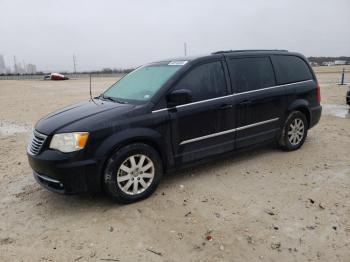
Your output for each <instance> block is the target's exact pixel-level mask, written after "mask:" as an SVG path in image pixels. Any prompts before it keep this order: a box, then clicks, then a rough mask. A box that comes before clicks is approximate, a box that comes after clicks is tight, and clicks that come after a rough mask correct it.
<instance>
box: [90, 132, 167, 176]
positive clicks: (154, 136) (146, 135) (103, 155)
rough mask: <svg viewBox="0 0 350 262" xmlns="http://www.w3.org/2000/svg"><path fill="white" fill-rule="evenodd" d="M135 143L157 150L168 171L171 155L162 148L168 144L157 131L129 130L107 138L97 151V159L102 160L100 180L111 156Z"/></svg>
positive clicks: (164, 168) (164, 167)
mask: <svg viewBox="0 0 350 262" xmlns="http://www.w3.org/2000/svg"><path fill="white" fill-rule="evenodd" d="M134 143H143V144H146V145H148V146H150V147H152V148H153V149H154V150H156V151H157V152H158V154H159V157H160V159H161V161H162V163H161V164H162V166H163V170H166V168H167V166H168V155H169V154H168V153H167V150H166V148H164V146H162V145H165V144H166V143H165V141H164V139H163V137H162V136H161V135H160V134H159V133H158V132H156V131H155V130H152V129H148V128H135V129H127V130H124V131H121V132H118V133H116V134H113V135H111V136H109V137H108V138H106V139H105V140H104V141H103V142H102V143H101V145H100V146H99V147H98V149H97V150H96V153H95V157H96V158H98V159H101V165H100V169H99V174H98V176H99V177H100V179H102V178H103V172H104V170H105V168H106V165H107V162H108V159H109V158H110V157H111V155H112V154H113V153H114V152H116V151H117V150H119V149H121V148H122V147H125V146H127V145H130V144H134Z"/></svg>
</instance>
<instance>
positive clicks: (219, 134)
mask: <svg viewBox="0 0 350 262" xmlns="http://www.w3.org/2000/svg"><path fill="white" fill-rule="evenodd" d="M278 119H279V118H278V117H277V118H273V119H269V120H265V121H262V122H257V123H254V124H250V125H246V126H240V127H237V128H234V129H229V130H225V131H222V132H218V133H213V134H210V135H206V136H200V137H196V138H192V139H188V140H184V141H182V142H181V143H180V145H185V144H189V143H193V142H197V141H200V140H204V139H208V138H212V137H216V136H221V135H226V134H229V133H233V132H237V131H240V130H244V129H248V128H252V127H256V126H260V125H264V124H268V123H271V122H274V121H277V120H278Z"/></svg>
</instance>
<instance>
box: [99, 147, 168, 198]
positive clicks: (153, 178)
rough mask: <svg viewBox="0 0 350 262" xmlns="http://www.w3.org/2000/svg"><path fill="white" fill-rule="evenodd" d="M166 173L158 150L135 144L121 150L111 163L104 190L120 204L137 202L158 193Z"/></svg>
mask: <svg viewBox="0 0 350 262" xmlns="http://www.w3.org/2000/svg"><path fill="white" fill-rule="evenodd" d="M162 172H163V170H162V165H161V159H160V157H159V154H158V153H157V151H156V150H154V149H153V148H152V147H150V146H148V145H145V144H141V143H135V144H131V145H128V146H125V147H123V148H121V149H120V150H118V151H117V152H116V153H114V154H113V155H112V156H111V157H110V159H109V160H108V163H107V167H106V170H105V173H104V188H105V191H106V192H107V193H108V194H109V195H110V196H111V197H112V198H113V199H114V200H116V201H118V202H121V203H131V202H136V201H139V200H141V199H144V198H146V197H148V196H150V195H151V194H152V193H153V192H154V191H155V190H156V188H157V186H158V184H159V182H160V179H161V177H162Z"/></svg>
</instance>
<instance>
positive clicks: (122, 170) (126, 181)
mask: <svg viewBox="0 0 350 262" xmlns="http://www.w3.org/2000/svg"><path fill="white" fill-rule="evenodd" d="M154 172H155V170H154V164H153V162H152V160H151V159H150V158H149V157H147V156H146V155H143V154H137V155H132V156H129V157H128V158H127V159H126V160H125V161H124V162H123V163H122V164H121V165H120V167H119V169H118V172H117V183H118V186H119V188H120V189H121V190H122V191H123V192H124V193H126V194H128V195H137V194H140V193H142V192H144V191H145V190H146V189H147V188H148V187H149V186H150V185H151V183H152V181H153V178H154Z"/></svg>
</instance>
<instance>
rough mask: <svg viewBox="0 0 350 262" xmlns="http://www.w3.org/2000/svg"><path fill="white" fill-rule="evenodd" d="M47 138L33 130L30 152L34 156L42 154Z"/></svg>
mask: <svg viewBox="0 0 350 262" xmlns="http://www.w3.org/2000/svg"><path fill="white" fill-rule="evenodd" d="M46 138H47V136H45V135H43V134H40V133H39V132H37V131H35V130H33V136H32V139H31V142H30V143H29V146H28V147H29V148H28V149H29V151H30V153H32V154H33V155H37V154H39V153H40V150H41V148H42V147H43V144H44V142H45V140H46Z"/></svg>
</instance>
